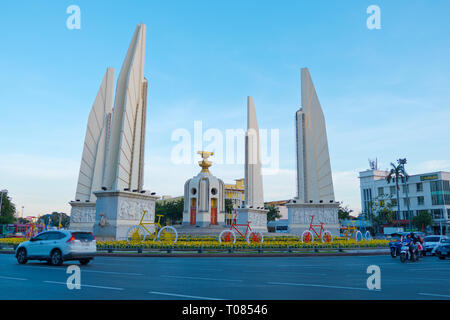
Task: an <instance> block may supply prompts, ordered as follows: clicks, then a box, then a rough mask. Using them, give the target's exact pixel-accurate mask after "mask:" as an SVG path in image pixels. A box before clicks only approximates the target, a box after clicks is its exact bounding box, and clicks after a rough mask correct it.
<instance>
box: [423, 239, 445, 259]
mask: <svg viewBox="0 0 450 320" xmlns="http://www.w3.org/2000/svg"><path fill="white" fill-rule="evenodd" d="M445 239H447V237H446V236H441V235H430V236H426V237H425V238H423V255H426V254H427V253H430V254H432V255H433V254H434V253H435V251H436V248H437V247H438V245H439V243H440V242H441V241H442V240H445Z"/></svg>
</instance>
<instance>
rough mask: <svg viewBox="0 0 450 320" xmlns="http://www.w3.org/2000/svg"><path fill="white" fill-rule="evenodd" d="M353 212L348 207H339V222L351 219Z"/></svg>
mask: <svg viewBox="0 0 450 320" xmlns="http://www.w3.org/2000/svg"><path fill="white" fill-rule="evenodd" d="M352 212H353V210H351V209H350V208H349V207H348V206H345V207H343V206H342V205H339V208H338V218H339V221H342V220H348V219H350V213H352Z"/></svg>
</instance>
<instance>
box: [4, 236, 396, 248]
mask: <svg viewBox="0 0 450 320" xmlns="http://www.w3.org/2000/svg"><path fill="white" fill-rule="evenodd" d="M23 241H27V239H24V238H4V239H0V244H4V245H10V246H15V245H18V244H19V243H21V242H23ZM388 243H389V241H387V240H370V241H366V240H363V241H359V242H358V241H356V240H354V239H351V240H347V239H344V238H338V237H336V238H335V239H333V242H331V243H322V242H320V241H317V240H316V241H315V242H314V243H302V242H301V241H299V237H295V236H290V237H287V236H279V237H277V236H270V237H266V238H264V242H263V243H247V242H246V241H244V240H243V239H238V240H236V243H220V242H219V241H217V239H215V238H214V237H202V238H198V237H190V238H187V237H185V238H183V237H180V238H179V240H178V241H177V242H176V243H171V242H158V241H145V242H140V241H100V240H99V241H97V249H100V250H101V249H104V250H106V249H109V248H113V249H119V250H120V249H136V248H143V249H165V248H173V249H199V248H205V249H227V248H236V249H246V248H248V249H252V248H273V249H279V248H305V249H307V248H380V247H387V246H388Z"/></svg>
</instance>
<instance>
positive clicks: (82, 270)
mask: <svg viewBox="0 0 450 320" xmlns="http://www.w3.org/2000/svg"><path fill="white" fill-rule="evenodd" d="M67 266H69V265H67ZM23 267H28V268H42V269H50V270H63V271H65V270H66V269H65V268H64V266H63V267H47V266H38V267H35V266H23ZM83 272H94V273H104V274H123V275H127V276H143V275H144V274H142V273H133V272H117V271H101V270H86V269H83V268H81V273H83Z"/></svg>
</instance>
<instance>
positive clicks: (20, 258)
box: [16, 248, 28, 264]
mask: <svg viewBox="0 0 450 320" xmlns="http://www.w3.org/2000/svg"><path fill="white" fill-rule="evenodd" d="M16 258H17V262H18V263H19V264H25V263H27V261H28V258H27V250H25V248H20V249H19V251H17V257H16Z"/></svg>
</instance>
